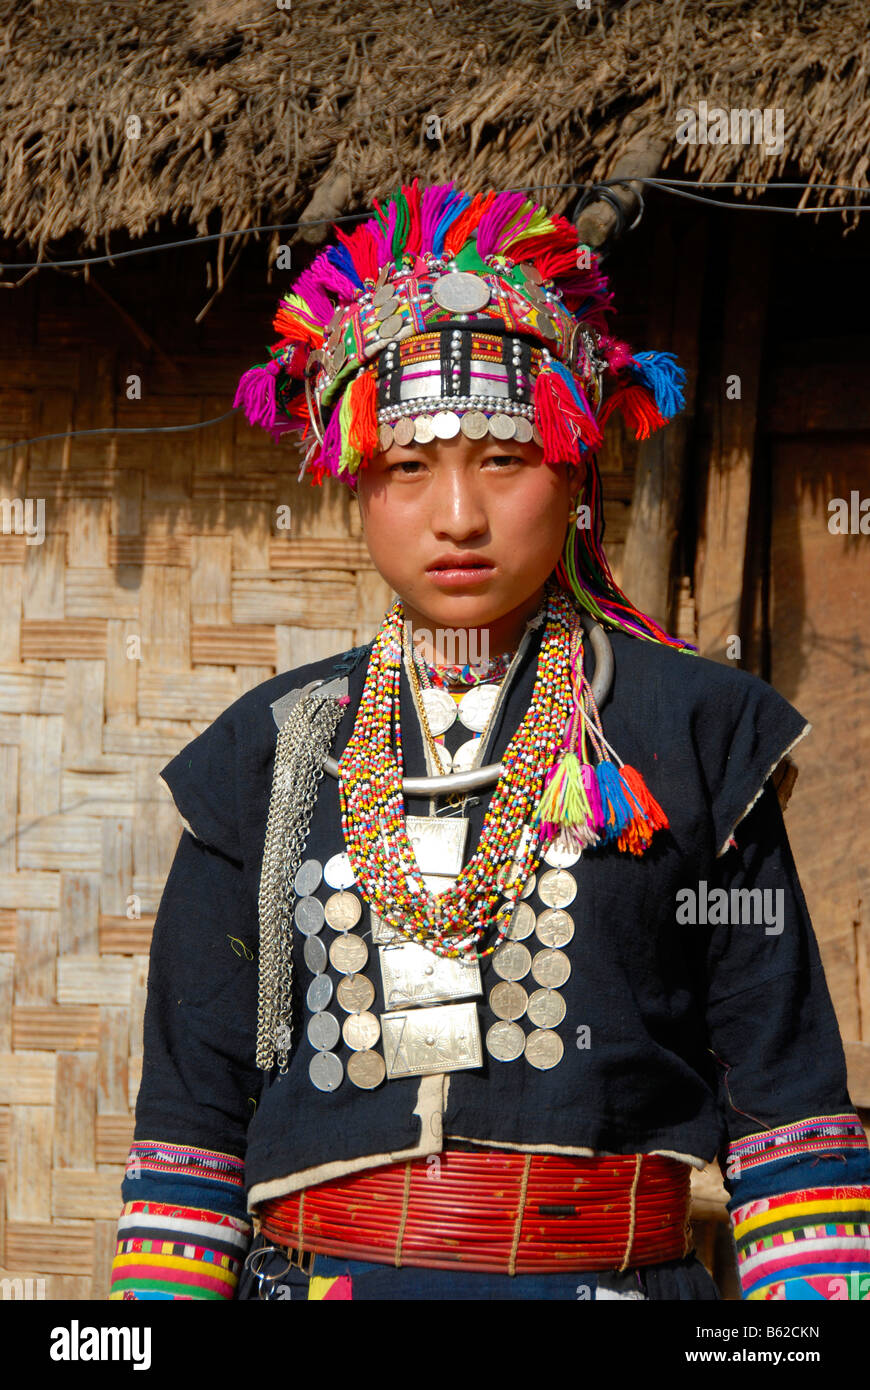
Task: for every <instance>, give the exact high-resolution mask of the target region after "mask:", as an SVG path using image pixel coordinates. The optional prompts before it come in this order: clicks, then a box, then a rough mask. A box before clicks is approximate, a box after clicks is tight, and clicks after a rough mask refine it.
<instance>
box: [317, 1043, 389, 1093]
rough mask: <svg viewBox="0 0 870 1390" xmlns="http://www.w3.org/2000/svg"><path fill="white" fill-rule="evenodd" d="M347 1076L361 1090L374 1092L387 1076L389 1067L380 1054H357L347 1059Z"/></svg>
mask: <svg viewBox="0 0 870 1390" xmlns="http://www.w3.org/2000/svg"><path fill="white" fill-rule="evenodd" d="M330 1055H332V1054H330ZM336 1060H337V1059H336ZM347 1074H348V1077H349V1079H350V1080H351V1081H352V1082H353V1084H354V1086H359V1088H360V1090H362V1091H373V1090H374V1089H375V1087H376V1086H380V1084H381V1082H382V1081H383V1079H384V1077H385V1076H386V1074H387V1067H386V1063H385V1062H384V1059H383V1057H382V1056H381V1054H380V1053H379V1052H355V1053H354V1054H353V1056H352V1057H348V1059H347Z"/></svg>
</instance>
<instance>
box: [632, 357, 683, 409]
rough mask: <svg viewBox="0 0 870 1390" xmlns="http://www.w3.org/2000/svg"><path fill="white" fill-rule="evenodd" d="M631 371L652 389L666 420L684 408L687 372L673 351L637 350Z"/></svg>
mask: <svg viewBox="0 0 870 1390" xmlns="http://www.w3.org/2000/svg"><path fill="white" fill-rule="evenodd" d="M629 372H630V374H631V376H633V377H634V379H635V380H636V381H639V382H640V384H641V385H642V386H646V388H647V390H649V391H652V393H653V395H654V397H655V402H656V408H657V409H658V410H659V412H660V413H661V414H662V415H663V416H664V417H665V419H666V420H670V419H672V418H673V417H674V415H676V414H678V413H679V411H681V410H682V409H683V408H684V406H685V404H686V400H685V397H684V395H683V392H682V387H683V386H684V385H685V381H686V373H685V371H684V370H683V368H682V367H681V366H680V365H679V363H678V362H677V359H676V357H675V356H674V354H673V353H672V352H637V353H635V355H634V357H632V359H631V366H630V368H629Z"/></svg>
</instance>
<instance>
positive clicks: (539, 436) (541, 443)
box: [532, 425, 544, 449]
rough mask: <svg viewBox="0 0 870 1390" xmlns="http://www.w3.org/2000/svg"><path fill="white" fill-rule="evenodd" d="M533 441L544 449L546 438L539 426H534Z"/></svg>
mask: <svg viewBox="0 0 870 1390" xmlns="http://www.w3.org/2000/svg"><path fill="white" fill-rule="evenodd" d="M532 440H533V442H534V443H535V444H537V446H538V448H539V449H543V447H544V436H543V435H542V434H541V431H540V430H539V429H538V427H537V425H532Z"/></svg>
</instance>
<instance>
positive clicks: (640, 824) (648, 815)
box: [617, 763, 669, 854]
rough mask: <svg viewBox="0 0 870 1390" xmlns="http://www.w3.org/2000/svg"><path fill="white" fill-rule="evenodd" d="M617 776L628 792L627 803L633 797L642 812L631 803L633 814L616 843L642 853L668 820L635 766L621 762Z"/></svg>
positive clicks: (632, 851)
mask: <svg viewBox="0 0 870 1390" xmlns="http://www.w3.org/2000/svg"><path fill="white" fill-rule="evenodd" d="M619 777H620V780H621V781H622V783H623V784H624V785H625V786H626V787H627V789H628V792H629V793H630V795H629V796H628V801H629V804H631V803H632V798H633V799H634V801H635V802H637V805H638V806H640V809H641V813H642V814H639V813H638V811H637V809H636V807H635V806H634V805H632V810H633V811H634V816H633V817H632V820H631V821H630V823H629V824H628V825H627V826H626V827H625V830H624V831H623V832H622V834H621V835H620V837H619V839H618V841H617V845H618V847H619V849H621V850H628V851H629V852H630V853H631V854H643V852H644V850H645V849H647V848H648V846H649V844H650V842H651V840H652V837H653V834H654V832H655V831H656V830H667V828H668V825H669V821H668V818H667V816H666V815H665V813H664V811H663V810H662V808H661V806H660V805H659V803H658V802H657V801H656V799H655V797H654V796H653V794H652V792H651V791H650V789H649V787H648V786H647V784H646V782H645V781H644V780H643V778H642V777H641V775H640V773H639V772H638V770H637V768H634V767H629V766H628V764H627V763H623V765H622V767H621V768H620V769H619Z"/></svg>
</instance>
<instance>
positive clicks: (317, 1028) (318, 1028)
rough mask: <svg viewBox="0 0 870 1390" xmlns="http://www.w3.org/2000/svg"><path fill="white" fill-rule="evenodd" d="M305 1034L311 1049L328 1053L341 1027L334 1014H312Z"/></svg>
mask: <svg viewBox="0 0 870 1390" xmlns="http://www.w3.org/2000/svg"><path fill="white" fill-rule="evenodd" d="M323 978H325V977H324V976H321V979H323ZM306 1032H307V1034H308V1041H309V1042H310V1043H311V1046H312V1047H316V1048H317V1050H318V1052H329V1051H330V1049H331V1048H333V1047H335V1044H336V1043H337V1042H338V1040H339V1038H340V1037H341V1025H340V1024H339V1021H338V1019H337V1018H336V1017H335V1014H327V1013H319V1014H312V1015H311V1017H310V1018H309V1020H308V1028H307V1029H306Z"/></svg>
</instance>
